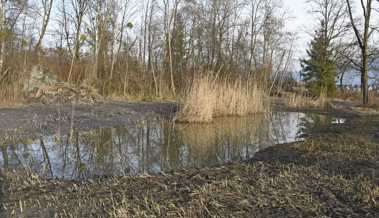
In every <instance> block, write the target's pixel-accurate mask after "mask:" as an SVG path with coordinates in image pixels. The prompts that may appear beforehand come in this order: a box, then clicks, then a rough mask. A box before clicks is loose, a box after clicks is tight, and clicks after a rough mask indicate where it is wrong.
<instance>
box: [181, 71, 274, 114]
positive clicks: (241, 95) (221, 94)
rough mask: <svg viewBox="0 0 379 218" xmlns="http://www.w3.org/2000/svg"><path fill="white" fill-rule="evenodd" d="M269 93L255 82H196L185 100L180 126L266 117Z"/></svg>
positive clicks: (208, 78) (211, 78) (215, 79)
mask: <svg viewBox="0 0 379 218" xmlns="http://www.w3.org/2000/svg"><path fill="white" fill-rule="evenodd" d="M264 98H265V93H264V91H263V89H261V88H259V87H258V86H257V85H256V84H254V83H253V82H252V81H251V80H249V79H248V80H242V79H237V80H231V79H219V78H218V77H217V76H209V75H206V76H201V77H198V78H195V79H194V81H193V83H192V85H191V86H190V87H189V89H188V91H187V92H186V93H185V95H184V97H183V102H182V106H181V110H180V111H179V112H178V113H177V116H176V118H175V119H176V121H179V122H210V121H212V119H213V118H215V117H219V116H228V115H237V116H243V115H248V114H255V113H262V112H265V111H266V110H267V105H266V104H265V102H264Z"/></svg>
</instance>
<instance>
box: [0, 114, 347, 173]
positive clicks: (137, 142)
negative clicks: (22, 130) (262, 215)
mask: <svg viewBox="0 0 379 218" xmlns="http://www.w3.org/2000/svg"><path fill="white" fill-rule="evenodd" d="M342 121H343V120H341V119H334V118H329V117H325V116H319V115H313V114H304V113H295V112H273V113H272V114H270V115H256V116H249V117H226V118H219V119H217V120H215V122H213V123H211V124H177V123H173V122H171V121H168V120H164V119H161V118H159V117H156V116H146V117H145V118H144V119H141V120H139V121H136V122H133V123H132V124H128V125H126V126H117V127H113V128H99V129H93V130H91V131H85V132H81V131H75V129H73V130H72V131H71V134H69V135H63V134H60V133H59V132H58V133H56V134H54V135H48V134H46V135H45V134H44V133H41V134H40V135H39V136H36V137H31V138H28V139H23V140H17V141H14V142H7V143H6V144H5V145H3V146H1V150H0V167H1V168H6V169H27V170H32V171H33V172H35V173H37V174H39V175H40V176H42V177H44V178H54V179H63V180H78V179H89V178H95V177H103V176H124V175H137V174H156V173H161V172H168V171H173V170H177V169H183V168H194V167H195V168H203V167H209V166H215V165H221V164H225V163H230V162H239V161H243V160H247V159H250V158H252V157H253V156H254V154H255V153H256V152H258V151H259V150H262V149H264V148H267V147H269V146H273V145H276V144H281V143H289V142H295V141H299V140H302V139H303V138H302V137H303V135H304V134H306V133H307V130H309V129H310V128H312V127H314V126H315V125H320V123H321V124H322V123H342Z"/></svg>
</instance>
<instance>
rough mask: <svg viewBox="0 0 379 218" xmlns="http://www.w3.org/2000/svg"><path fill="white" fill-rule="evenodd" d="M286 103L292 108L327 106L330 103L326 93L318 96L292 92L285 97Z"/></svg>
mask: <svg viewBox="0 0 379 218" xmlns="http://www.w3.org/2000/svg"><path fill="white" fill-rule="evenodd" d="M285 104H286V106H287V107H290V108H325V107H326V106H327V105H328V98H327V97H326V94H324V93H321V95H320V97H318V98H311V97H307V96H304V95H301V94H297V93H292V94H290V95H289V96H288V97H287V98H286V99H285Z"/></svg>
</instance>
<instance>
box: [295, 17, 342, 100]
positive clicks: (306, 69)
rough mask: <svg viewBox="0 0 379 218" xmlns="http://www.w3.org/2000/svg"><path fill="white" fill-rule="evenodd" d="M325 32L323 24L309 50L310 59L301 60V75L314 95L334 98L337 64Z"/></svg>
mask: <svg viewBox="0 0 379 218" xmlns="http://www.w3.org/2000/svg"><path fill="white" fill-rule="evenodd" d="M324 30H325V28H323V24H322V25H321V28H320V30H317V31H316V33H315V36H314V38H313V40H312V42H311V44H310V48H309V50H307V55H308V59H303V60H301V66H302V72H301V75H302V79H303V80H304V82H305V84H306V86H307V88H308V90H309V91H310V93H311V94H312V95H314V96H320V95H321V93H323V92H324V93H325V94H327V96H328V97H333V96H334V95H335V91H336V81H335V78H336V64H335V63H334V61H333V52H332V49H331V46H330V42H329V40H328V38H327V35H326V33H325V31H324Z"/></svg>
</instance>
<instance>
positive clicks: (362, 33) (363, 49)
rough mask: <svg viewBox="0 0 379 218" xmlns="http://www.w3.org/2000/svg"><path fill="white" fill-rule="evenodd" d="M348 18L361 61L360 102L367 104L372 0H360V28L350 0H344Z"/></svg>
mask: <svg viewBox="0 0 379 218" xmlns="http://www.w3.org/2000/svg"><path fill="white" fill-rule="evenodd" d="M345 1H346V5H347V9H348V13H349V18H350V22H351V26H352V28H353V31H354V35H355V37H356V41H357V44H358V46H359V49H360V53H361V57H360V58H361V63H360V71H361V90H362V103H363V105H367V104H368V102H369V99H368V69H369V65H368V63H369V56H370V54H369V41H370V38H371V36H372V33H373V31H372V28H371V16H372V11H373V7H372V4H373V1H372V0H361V1H360V6H361V9H362V15H361V18H362V20H363V29H362V30H360V29H359V26H358V23H357V20H356V19H355V18H354V15H353V8H352V3H351V0H345Z"/></svg>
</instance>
